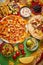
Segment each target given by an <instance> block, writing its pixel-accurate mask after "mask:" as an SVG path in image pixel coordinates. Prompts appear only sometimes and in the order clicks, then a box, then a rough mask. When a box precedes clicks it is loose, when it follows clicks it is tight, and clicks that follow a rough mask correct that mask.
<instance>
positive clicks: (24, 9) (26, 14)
mask: <svg viewBox="0 0 43 65" xmlns="http://www.w3.org/2000/svg"><path fill="white" fill-rule="evenodd" d="M20 15H21V16H22V17H29V16H30V15H31V11H30V9H29V8H28V7H22V8H21V10H20Z"/></svg>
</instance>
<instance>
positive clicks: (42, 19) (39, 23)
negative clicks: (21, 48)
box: [26, 15, 43, 40]
mask: <svg viewBox="0 0 43 65" xmlns="http://www.w3.org/2000/svg"><path fill="white" fill-rule="evenodd" d="M26 28H27V32H28V31H29V32H30V34H31V35H32V36H33V37H35V38H37V39H39V40H42V39H43V16H42V15H36V16H34V17H32V18H31V19H30V20H29V21H28V24H27V25H26Z"/></svg>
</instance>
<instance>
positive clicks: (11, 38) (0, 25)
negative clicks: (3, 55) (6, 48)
mask: <svg viewBox="0 0 43 65" xmlns="http://www.w3.org/2000/svg"><path fill="white" fill-rule="evenodd" d="M26 23H27V21H26V20H24V19H23V18H22V17H20V16H18V15H9V16H6V17H4V18H3V19H2V20H1V21H0V38H1V39H3V40H4V41H6V42H9V43H12V44H15V43H19V42H22V41H23V40H24V39H25V38H26V36H27V33H26V31H25V30H26V28H25V25H26Z"/></svg>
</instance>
